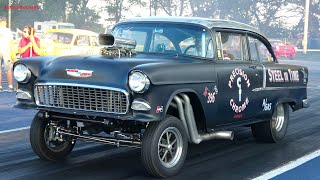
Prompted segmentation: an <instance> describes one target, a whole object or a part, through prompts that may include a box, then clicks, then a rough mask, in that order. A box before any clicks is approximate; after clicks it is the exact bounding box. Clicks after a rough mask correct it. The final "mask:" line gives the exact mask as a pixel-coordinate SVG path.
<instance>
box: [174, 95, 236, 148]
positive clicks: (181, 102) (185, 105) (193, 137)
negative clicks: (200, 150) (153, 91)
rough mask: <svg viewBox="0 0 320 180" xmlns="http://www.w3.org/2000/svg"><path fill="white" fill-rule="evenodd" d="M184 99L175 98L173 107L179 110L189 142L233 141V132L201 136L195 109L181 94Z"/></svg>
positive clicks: (219, 132) (186, 97)
mask: <svg viewBox="0 0 320 180" xmlns="http://www.w3.org/2000/svg"><path fill="white" fill-rule="evenodd" d="M181 96H182V99H181V98H180V97H178V96H175V97H174V100H175V102H176V104H174V103H172V104H171V105H172V106H173V107H175V108H177V109H178V112H179V117H180V119H181V121H182V123H183V126H184V127H185V129H186V131H187V135H188V140H189V142H192V143H194V144H199V143H200V142H202V141H206V140H211V139H229V140H233V138H234V133H233V132H232V131H214V132H211V133H207V134H202V135H200V134H199V133H198V129H197V125H196V121H195V118H194V113H193V108H192V105H191V103H190V99H189V97H188V96H187V95H186V94H181Z"/></svg>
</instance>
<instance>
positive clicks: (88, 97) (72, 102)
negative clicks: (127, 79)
mask: <svg viewBox="0 0 320 180" xmlns="http://www.w3.org/2000/svg"><path fill="white" fill-rule="evenodd" d="M35 98H36V104H37V105H38V106H45V107H57V108H64V109H74V110H84V111H95V112H107V113H118V114H125V113H126V112H127V110H128V102H129V100H128V95H127V93H125V92H124V91H121V90H120V89H115V88H107V89H106V88H105V87H100V86H89V85H74V84H71V85H70V84H63V85H61V84H37V85H36V86H35Z"/></svg>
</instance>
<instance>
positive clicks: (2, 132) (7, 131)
mask: <svg viewBox="0 0 320 180" xmlns="http://www.w3.org/2000/svg"><path fill="white" fill-rule="evenodd" d="M25 129H30V126H26V127H22V128H16V129H9V130H5V131H0V134H4V133H9V132H15V131H21V130H25Z"/></svg>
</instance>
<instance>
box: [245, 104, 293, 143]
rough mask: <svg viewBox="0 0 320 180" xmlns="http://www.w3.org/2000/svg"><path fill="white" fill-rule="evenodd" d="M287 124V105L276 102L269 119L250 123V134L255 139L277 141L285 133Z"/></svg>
mask: <svg viewBox="0 0 320 180" xmlns="http://www.w3.org/2000/svg"><path fill="white" fill-rule="evenodd" d="M288 124H289V105H288V104H278V105H277V106H276V108H275V109H274V112H273V114H272V118H271V120H270V121H264V122H260V123H257V124H253V125H251V130H252V134H253V136H254V137H255V139H256V140H257V141H262V142H269V143H278V142H280V141H281V140H282V139H283V138H284V137H285V135H286V132H287V128H288Z"/></svg>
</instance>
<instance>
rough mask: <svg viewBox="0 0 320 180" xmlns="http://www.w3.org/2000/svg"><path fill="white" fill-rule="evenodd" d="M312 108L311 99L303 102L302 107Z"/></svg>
mask: <svg viewBox="0 0 320 180" xmlns="http://www.w3.org/2000/svg"><path fill="white" fill-rule="evenodd" d="M309 106H310V103H309V99H303V100H302V107H304V108H308V107H309Z"/></svg>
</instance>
